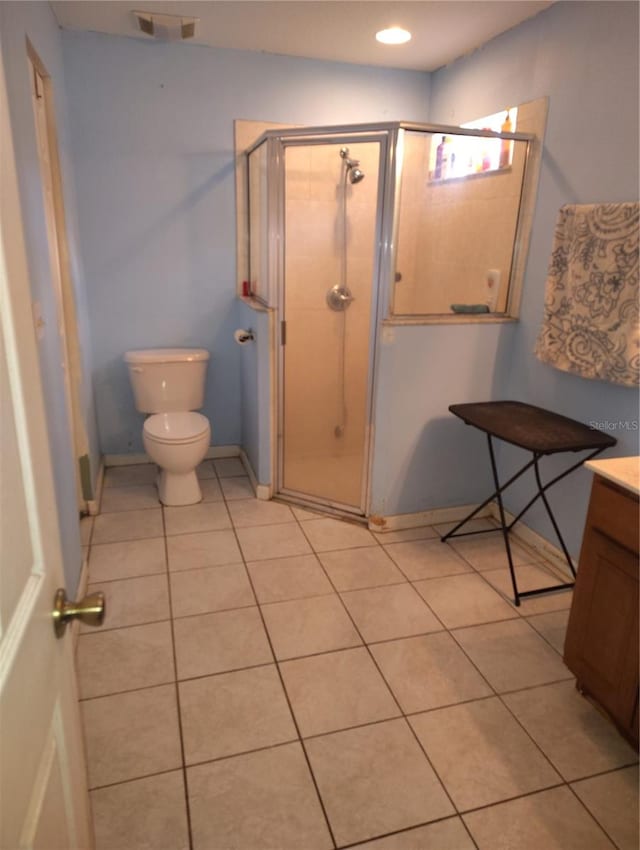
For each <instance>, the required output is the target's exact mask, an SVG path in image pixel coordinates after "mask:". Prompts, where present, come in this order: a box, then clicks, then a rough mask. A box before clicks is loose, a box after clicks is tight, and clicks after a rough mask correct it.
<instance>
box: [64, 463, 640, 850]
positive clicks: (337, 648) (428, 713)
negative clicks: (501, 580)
mask: <svg viewBox="0 0 640 850" xmlns="http://www.w3.org/2000/svg"><path fill="white" fill-rule="evenodd" d="M153 475H154V470H153V468H152V467H150V466H148V467H145V466H139V467H128V468H127V467H120V468H117V469H116V471H115V472H114V471H112V470H107V474H106V476H105V489H104V495H107V496H108V505H109V512H108V513H103V514H101V515H99V516H98V517H97V518H95V519H94V518H92V519H86V520H83V526H84V528H83V531H84V534H85V542H86V543H87V545H88V548H87V552H88V558H89V583H90V585H91V587H92V588H93V589H97V588H100V587H102V588H103V589H104V590H105V592H106V595H107V605H108V606H109V603H110V596H112V597H113V600H112V601H113V606H111V607H113V608H115V610H114V611H112V612H109V611H108V614H107V621H106V623H105V628H104V629H102V630H100V631H94V632H89V631H88V630H86V629H84V630H81V634H80V635H79V639H78V651H77V663H78V672H79V682H80V691H81V706H82V708H83V713H84V723H85V738H86V742H87V749H88V763H89V777H90V780H89V784H90V788H91V798H92V808H93V814H94V824H95V829H96V838H97V850H118V849H119V848H120V847H122V848H124V847H127V850H135V848H136V847H143V846H144V847H153V848H154V850H161V848H165V847H166V848H167V850H169V848H171V850H182V848H184V850H232V848H237V850H267V848H280V850H286V848H291V850H294V848H295V850H307V848H308V850H314V848H316V847H317V848H326V850H330V848H346V847H365V846H366V847H367V848H370V850H375V849H376V848H377V850H392V848H393V850H405V848H415V850H418V848H424V850H466V848H474V847H476V848H479V850H490V848H491V850H493V848H494V847H498V846H500V847H502V846H503V847H505V848H514V850H516V848H518V850H520V848H522V850H529V848H531V850H533V848H537V847H540V846H542V845H541V843H540V842H541V840H543V838H544V842H545V845H544V846H545V850H547V848H548V850H553V848H557V850H564V848H567V850H572V848H573V847H574V846H575V847H576V850H577V848H579V847H585V846H588V847H593V848H594V850H597V848H600V847H602V848H612V847H613V848H615V847H618V848H619V850H634V848H636V847H637V846H638V845H637V828H636V826H635V823H637V816H636V817H635V821H634V820H633V818H634V811H633V808H634V806H633V805H631V811H628V810H627V811H626V812H625V813H624V814H623V815H621V813H620V812H619V811H618V810H615V811H613V809H615V806H613V809H612V804H611V800H610V797H611V793H612V792H611V791H610V789H609V785H611V786H613V785H615V786H616V787H617V786H618V785H621V787H622V789H623V791H622V792H621V793H622V794H623V796H624V794H627V798H628V799H631V800H633V796H634V795H633V790H634V789H637V769H636V768H635V767H634V765H635V764H636V762H637V758H636V755H635V753H634V751H633V750H632V749H631V748H630V747H629V746H628V745H627V744H626V743H625V742H624V741H622V739H620V738H619V736H618V734H617V732H615V730H613V728H612V727H611V726H610V725H609V724H608V722H607V721H605V720H604V719H603V718H602V717H601V716H600V715H599V713H598V712H597V711H596V709H595V708H593V707H592V706H591V705H590V704H589V703H588V702H587V701H586V700H584V699H583V698H582V697H580V696H579V695H578V694H577V693H576V691H575V689H574V687H573V681H572V678H573V677H572V675H571V673H570V671H569V670H567V668H566V667H564V664H563V662H562V660H561V655H560V652H561V634H562V630H563V626H564V625H565V621H566V615H567V613H568V610H567V609H568V608H569V606H570V601H571V594H570V593H563V594H553V595H550V596H547V597H538V598H537V599H536V600H532V602H533V604H528V603H529V600H526V601H523V605H522V607H521V609H519V610H518V609H516V608H515V606H514V605H513V604H512V602H511V601H510V600H509V599H508V598H506V597H505V596H504V595H503V594H502V593H501V588H500V587H496V585H494V584H493V583H492V582H491V581H490V580H489V578H487V575H488V574H493V573H498V572H499V573H500V574H501V575H503V574H504V573H505V566H504V564H503V563H502V559H503V558H504V554H503V553H502V552H501V549H500V547H501V546H502V543H501V540H498V545H497V546H496V545H495V544H491V543H490V542H489V543H484V542H483V543H482V544H481V545H480V547H479V549H478V548H477V547H476V549H475V550H474V544H473V542H471V545H469V544H468V541H474V540H475V539H476V538H466V539H465V544H467V545H463V546H457V547H456V546H455V545H451V544H448V543H447V544H441V543H440V542H439V539H438V538H439V532H440V530H441V526H440V525H438V526H437V529H436V528H431V527H427V528H425V529H424V530H423V531H422V532H421V531H419V530H411V532H409V533H407V534H405V535H403V534H402V533H399V534H398V533H396V534H394V535H393V536H392V537H391V540H392V541H393V542H390V543H385V536H384V535H383V534H377V535H374V534H371V533H370V532H368V531H367V530H366V529H365V528H364V527H362V526H357V525H354V524H353V523H347V522H342V521H340V520H336V519H333V518H331V519H327V518H326V517H323V516H322V515H320V514H314V513H312V512H309V511H306V510H302V509H297V508H292V507H291V506H286V505H284V504H282V503H277V502H269V503H267V502H259V501H258V500H256V499H255V498H253V497H252V495H251V491H250V486H249V485H248V480H247V479H246V477H245V472H244V469H243V468H242V466H241V464H240V462H239V461H237V460H235V459H228V460H227V459H225V460H224V461H205V462H204V463H203V464H201V467H200V469H199V475H200V476H201V478H202V483H203V484H206V487H203V490H204V498H205V500H206V501H203V502H201V503H200V504H199V505H197V506H191V507H187V508H173V509H166V508H162V509H161V508H160V507H159V504H158V503H157V502H154V497H153V490H152V487H153ZM232 482H233V483H232ZM119 505H127V506H128V507H127V508H126V509H125V510H123V511H119V510H118V506H119ZM141 505H142V506H141ZM154 511H155V512H157V513H154V515H153V516H151V515H150V514H151V512H154ZM132 512H133V514H134V516H133V518H131V513H132ZM147 512H149V514H147ZM143 513H144V514H147V516H143V517H141V518H140V515H141V514H143ZM127 515H128V516H127ZM114 516H115V517H116V519H115V520H113V519H112V518H113V517H114ZM167 516H168V517H169V518H171V520H172V522H173V523H174V526H173V527H174V533H171V532H169V531H168V529H169V528H170V523H168V522H167ZM156 517H157V518H159V519H160V521H161V524H160V526H159V525H158V523H156V522H155V519H156ZM105 518H106V520H105ZM109 518H111V519H109ZM130 519H131V522H130V521H129V520H130ZM139 519H141V520H142V523H141V524H140V522H139ZM110 524H111V530H109V525H110ZM141 527H142V528H143V532H142V533H143V534H145V535H147V534H149V531H150V530H152V534H150V536H145V537H143V538H139V537H136V536H135V535H136V534H138V533H140V529H141ZM96 528H97V529H98V530H100V531H101V534H100V535H98V536H97V537H98V539H99V540H100V541H101V542H95V541H96ZM159 528H161V539H162V541H163V552H164V556H163V558H157V556H156V554H155V553H154V552H153V550H154V549H155V548H157V547H154V546H153V545H151V543H150V542H149V541H152V540H156V539H157V536H156V532H157V530H158V529H159ZM144 529H147V530H144ZM220 534H222V535H223V536H222V537H221V536H219V535H220ZM200 535H201V536H200ZM207 535H213V536H211V537H208V536H207ZM216 535H218V536H216ZM416 535H419V536H418V537H416ZM420 535H424V537H422V536H420ZM199 536H200V537H199ZM484 539H485V541H486V540H488V538H487V536H484ZM145 540H146V541H147V544H145V543H144V541H145ZM223 541H224V545H222V542H223ZM216 543H219V544H220V549H221V550H224V552H227V553H228V554H224V555H220V558H221V561H222V563H220V562H218V554H215V553H217V552H218V551H219V550H218V548H217V547H216ZM140 544H142V545H140ZM172 544H173V545H172ZM205 544H206V545H205ZM225 547H226V548H225ZM518 550H519V561H520V562H521V566H520V569H522V568H523V567H524V568H525V569H531V570H532V571H533V573H534V575H533V577H532V580H535V578H536V576H535V573H536V572H540V571H541V572H542V575H543V576H544V578H545V582H546V581H547V580H548V577H549V576H548V574H546V573H548V572H551V573H552V574H553V575H556V574H557V570H556V569H555V568H554V567H552V566H550V565H543V564H542V563H541V560H540V557H539V555H537V554H536V553H533V552H530V551H528V550H527V549H526V547H518ZM158 551H159V550H158ZM465 552H467V555H466V557H465V554H464V553H465ZM110 555H112V556H113V560H112V561H111V562H110V561H109V556H110ZM394 556H395V557H394ZM145 557H146V558H147V559H148V560H147V561H146V562H145ZM487 558H488V559H489V561H488V562H487ZM154 559H155V560H154ZM474 561H475V566H474ZM487 563H488V564H489V569H487ZM105 564H106V567H105ZM94 566H95V568H96V570H98V571H99V573H100V576H99V577H97V576H96V577H95V579H94V575H93V574H92V573H93V569H94ZM110 569H111V576H112V577H111V578H109V575H110V572H109V570H110ZM516 569H518V567H516ZM545 571H546V573H545ZM127 573H129V575H127ZM194 574H195V578H194ZM522 574H523V575H524V574H525V573H524V570H523V572H522ZM159 577H160V578H161V577H164V578H165V583H164V587H163V588H162V587H161V586H160V584H159V583H158V581H156V580H157V579H159ZM185 577H186V578H185ZM495 578H496V579H497V578H498V577H497V576H496V577H495ZM136 580H137V581H136ZM181 582H182V583H184V582H186V585H185V586H183V590H182V591H181V593H182V595H183V596H184V595H185V592H186V594H187V598H188V600H189V603H190V604H194V605H195V611H192V612H191V613H188V614H184V613H182V614H180V615H179V616H178V615H176V613H175V610H174V609H175V607H176V605H177V603H178V600H179V598H180V592H178V590H179V585H180V583H181ZM189 582H191V585H190V584H189ZM369 582H371V583H369ZM296 583H297V584H296ZM292 584H293V585H295V586H296V588H297V589H292V587H291V586H292ZM185 587H186V591H185V589H184V588H185ZM305 587H306V591H305ZM150 588H152V589H153V588H155V590H154V592H155V593H156V594H157V598H155V599H154V596H153V593H150V590H149V589H150ZM314 588H315V591H317V590H318V588H322V592H314ZM162 590H164V595H163V593H162ZM289 593H294V594H299V595H294V596H293V598H292V597H290V596H289ZM225 594H226V597H227V598H226V599H225V598H224V597H225ZM265 599H266V600H267V601H264V600H265ZM430 600H431V602H430ZM541 600H542V601H541ZM145 605H146V606H147V608H146V609H145ZM558 606H559V607H558ZM110 613H111V614H112V623H111V624H110V623H109V614H110ZM536 618H538V619H542V618H549V619H548V620H545V622H549V620H550V621H551V623H552V626H550V627H549V628H550V629H551V631H549V630H547V634H543V633H542V632H541V631H539V630H538V629H536V628H535V625H534V623H532V622H531V620H534V621H535V620H536ZM445 621H449V622H453V621H455V625H453V626H450V627H449V628H446V626H445ZM166 624H168V625H169V630H170V641H169V642H170V648H169V647H168V646H167V640H166V636H165V637H164V638H163V640H164V644H163V643H162V641H160V642H159V641H158V637H159V636H160V632H161V631H162V630H163V629H164V627H165V625H166ZM190 626H191V627H192V628H193V629H194V630H195V632H196V634H195V639H191V636H189V635H188V632H187V631H185V630H187V629H189V627H190ZM538 626H539V629H541V628H542V626H541V625H540V624H538ZM134 633H135V634H134ZM367 638H368V639H367ZM154 641H155V643H154ZM512 656H513V657H512ZM509 659H511V660H509ZM161 662H162V663H161ZM163 665H164V666H163ZM162 666H163V669H157V670H156V667H158V668H159V667H162ZM190 667H191V669H189V668H190ZM167 688H171V689H172V693H173V699H174V700H175V705H174V704H173V703H172V702H171V700H169V699H168V693H169V692H168V691H166V689H167ZM523 695H524V696H523ZM523 700H525V702H523ZM547 702H548V704H549V705H550V709H549V711H548V713H546V705H547ZM545 713H546V714H545ZM540 715H541V716H542V722H541V720H540ZM576 726H577V727H579V728H578V731H576V729H575V727H576ZM265 765H266V766H265ZM261 771H262V772H261ZM589 782H590V783H591V784H592V785H594V786H595V787H596V794H595V798H594V795H593V794H591V797H590V796H589V793H586V792H585V791H584V789H583V794H582V796H581V795H580V793H578V790H576V789H575V788H574V787H573V785H581V786H585V785H587V784H588V783H589ZM599 785H604V788H603V789H600V792H599V794H600V796H598V788H599ZM629 789H631V793H629ZM567 795H569V796H567ZM603 795H604V799H605V801H606V802H605V804H604V805H603ZM607 795H608V796H607ZM583 797H584V799H583ZM627 798H625V799H627ZM635 800H636V806H637V791H636V792H635ZM520 808H522V809H523V811H525V812H526V815H521V816H520V820H526V822H527V826H526V827H525V826H524V825H523V823H519V824H516V827H517V830H519V831H518V837H517V839H515V838H513V837H512V838H508V835H509V834H510V833H509V829H510V828H512V829H513V828H516V827H514V826H513V824H514V822H516V821H517V820H518V819H517V818H516V819H515V820H514V817H513V815H512V814H511V812H512V811H516V810H518V811H519V809H520ZM559 808H560V809H562V810H563V811H565V812H568V813H569V815H570V816H567V817H564V818H562V819H561V820H558V817H557V810H558V809H559ZM610 809H612V810H611V811H610ZM621 817H622V826H620V823H621V820H620V819H621ZM505 836H507V837H506V838H505ZM500 840H502V841H503V842H504V841H507V843H502V844H500V843H499V841H500ZM514 841H516V842H517V843H513V842H514ZM509 842H512V843H509ZM576 842H577V843H576ZM585 842H586V843H585Z"/></svg>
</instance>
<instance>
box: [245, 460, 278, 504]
mask: <svg viewBox="0 0 640 850" xmlns="http://www.w3.org/2000/svg"><path fill="white" fill-rule="evenodd" d="M240 460H241V461H242V465H243V466H244V468H245V470H246V472H247V475H248V476H249V481H250V482H251V486H252V487H253V492H254V493H255V494H256V499H260V500H261V501H264V502H267V501H269V499H271V497H272V496H273V489H272V487H271V485H270V484H259V483H258V479H257V478H256V474H255V472H254V471H253V466H252V465H251V461H250V460H249V456H248V455H247V453H246V452H245V450H244V449H240Z"/></svg>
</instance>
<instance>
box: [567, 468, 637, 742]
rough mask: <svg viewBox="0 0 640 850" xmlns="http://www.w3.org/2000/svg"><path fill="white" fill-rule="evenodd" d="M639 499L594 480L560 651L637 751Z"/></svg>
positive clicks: (580, 683)
mask: <svg viewBox="0 0 640 850" xmlns="http://www.w3.org/2000/svg"><path fill="white" fill-rule="evenodd" d="M638 508H639V504H638V497H637V496H636V495H634V494H633V493H631V492H630V491H628V490H624V489H622V488H621V487H618V486H617V485H616V484H613V483H612V482H611V481H608V480H607V479H605V478H602V477H600V476H596V477H595V478H594V481H593V486H592V490H591V500H590V502H589V512H588V514H587V522H586V526H585V531H584V537H583V540H582V548H581V550H580V562H579V567H578V576H577V579H576V585H575V588H574V595H573V603H572V606H571V613H570V615H569V624H568V627H567V636H566V640H565V645H564V660H565V663H566V665H567V667H568V668H569V669H570V670H571V671H572V672H573V673H574V674H575V676H576V679H577V687H578V688H579V689H580V690H581V691H583V692H584V693H585V694H588V695H589V696H590V697H591V698H593V699H594V700H595V701H596V702H597V703H598V704H599V705H600V706H602V708H604V709H605V710H606V712H607V713H608V714H609V716H610V717H611V719H612V720H613V721H614V723H615V724H616V725H617V727H618V728H619V729H620V731H621V732H622V734H623V735H624V736H625V737H626V738H628V739H629V740H630V741H632V742H633V743H634V744H635V745H636V747H637V746H638Z"/></svg>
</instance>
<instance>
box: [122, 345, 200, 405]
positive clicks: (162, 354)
mask: <svg viewBox="0 0 640 850" xmlns="http://www.w3.org/2000/svg"><path fill="white" fill-rule="evenodd" d="M124 359H125V362H126V364H127V367H128V369H129V378H130V379H131V386H132V388H133V396H134V399H135V402H136V408H137V409H138V410H139V411H141V412H142V413H172V412H176V411H181V410H184V411H187V410H198V408H200V407H202V405H203V404H204V384H205V377H206V374H207V363H208V361H209V352H208V351H206V350H205V349H204V348H147V349H144V350H141V351H127V352H126V354H125V355H124Z"/></svg>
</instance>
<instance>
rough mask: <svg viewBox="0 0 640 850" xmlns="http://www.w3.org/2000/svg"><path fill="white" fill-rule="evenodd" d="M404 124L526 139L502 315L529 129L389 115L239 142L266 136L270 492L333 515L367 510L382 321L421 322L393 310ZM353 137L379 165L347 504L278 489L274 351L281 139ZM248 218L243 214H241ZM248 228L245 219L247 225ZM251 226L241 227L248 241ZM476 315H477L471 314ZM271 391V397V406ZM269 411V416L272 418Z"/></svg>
mask: <svg viewBox="0 0 640 850" xmlns="http://www.w3.org/2000/svg"><path fill="white" fill-rule="evenodd" d="M404 131H413V132H422V133H432V134H435V133H437V134H445V135H457V136H474V137H486V138H494V139H507V140H513V141H522V142H526V144H527V149H526V155H525V162H524V169H523V177H522V189H521V193H520V206H519V210H518V219H517V225H516V231H515V237H514V250H513V256H512V262H511V268H510V274H509V278H510V285H509V293H508V301H507V305H506V310H505V315H506V316H509V315H510V309H511V306H512V301H513V295H514V292H513V286H512V281H511V278H512V275H513V270H514V269H515V268H516V266H517V262H518V260H519V254H520V251H521V249H522V241H523V240H522V230H523V200H524V196H525V187H526V186H527V172H528V168H529V166H530V160H531V145H532V142H533V140H534V138H535V136H534V135H533V134H530V133H503V132H499V133H498V132H494V131H491V130H476V129H469V128H465V127H456V126H452V125H444V124H421V123H415V122H407V121H393V122H380V123H367V124H345V125H333V126H316V127H295V128H291V129H282V128H278V129H274V130H266V131H265V132H264V133H262V134H261V135H260V136H259V137H258V138H257V139H256V141H255V142H254V143H253V144H252V145H251V146H250V147H249V148H247V149H246V151H245V157H246V161H247V167H248V163H249V157H250V155H251V154H252V153H253V152H254V151H256V150H257V149H258V148H260V147H261V146H262V145H263V144H266V151H267V156H266V163H267V164H266V168H267V223H266V231H267V253H268V258H267V269H268V278H269V280H268V283H267V287H266V297H265V298H261V297H259V298H258V300H260V301H262V303H264V305H265V306H266V307H269V308H273V309H275V310H276V313H277V329H278V331H277V337H278V339H277V340H275V341H274V342H275V344H276V346H277V350H278V355H277V364H278V365H277V369H276V375H275V376H274V378H275V381H274V386H272V393H273V396H274V397H275V400H276V403H277V414H276V417H275V421H276V423H277V434H276V438H275V439H274V435H273V434H272V440H271V446H272V457H271V480H272V482H273V483H274V485H275V486H274V493H277V494H278V495H279V496H281V497H283V498H287V499H290V500H291V501H295V502H296V503H298V504H303V505H308V506H309V507H319V506H322V508H323V509H324V510H328V511H329V512H335V513H336V514H337V515H345V514H346V515H350V516H352V517H354V516H356V517H367V516H368V515H369V513H370V482H371V476H372V466H373V451H372V449H373V441H374V422H373V419H374V410H375V404H376V395H377V381H376V374H377V372H378V365H379V349H380V345H379V342H380V334H381V329H382V321H383V320H385V321H391V322H395V323H397V324H403V323H404V321H403V320H406V319H409V320H410V321H411V323H412V324H416V323H419V322H420V319H422V321H423V322H424V323H427V321H426V316H424V315H423V316H419V315H412V316H410V317H409V316H402V315H396V314H393V312H392V310H393V287H394V276H395V265H396V246H397V236H398V221H399V205H400V186H401V180H402V164H403V151H404ZM358 142H379V143H380V166H379V173H378V208H377V211H376V231H375V232H376V239H377V245H376V249H375V262H374V274H373V280H372V286H373V289H374V292H373V293H372V307H371V331H370V339H369V364H370V368H369V375H368V386H367V419H366V435H365V446H364V455H365V461H364V475H363V483H362V492H361V500H360V505H359V506H358V508H357V509H354V507H353V506H351V505H346V504H342V503H340V502H331V501H327V500H325V499H320V498H314V497H313V496H310V495H309V494H301V493H298V492H293V491H287V490H284V489H283V486H282V485H283V478H284V475H283V471H284V470H283V467H284V435H283V433H282V422H283V414H284V395H283V392H282V389H283V387H284V382H283V372H284V355H283V351H282V348H283V346H282V342H283V340H282V335H283V333H284V332H285V331H284V313H283V307H284V247H285V246H284V183H285V171H284V152H285V149H286V147H288V146H292V145H296V146H300V145H319V144H336V145H349V144H356V143H358ZM248 192H249V181H247V193H248ZM246 209H247V211H248V213H249V210H250V204H249V198H248V197H247V205H246ZM247 218H248V220H249V221H250V216H249V214H248V216H247ZM248 226H249V228H250V224H249V225H248ZM250 238H251V233H250V229H249V230H248V240H249V244H250ZM476 321H477V319H476ZM274 397H272V399H271V403H272V406H273V404H274ZM273 419H274V417H273V416H272V421H273Z"/></svg>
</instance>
